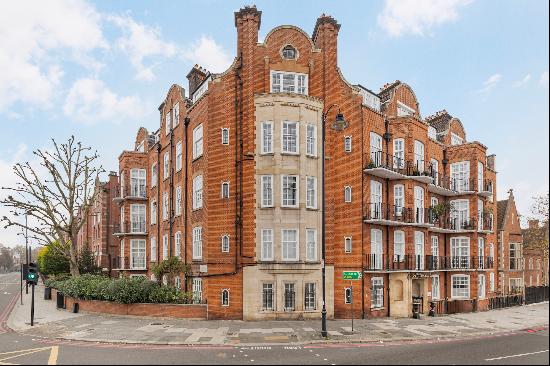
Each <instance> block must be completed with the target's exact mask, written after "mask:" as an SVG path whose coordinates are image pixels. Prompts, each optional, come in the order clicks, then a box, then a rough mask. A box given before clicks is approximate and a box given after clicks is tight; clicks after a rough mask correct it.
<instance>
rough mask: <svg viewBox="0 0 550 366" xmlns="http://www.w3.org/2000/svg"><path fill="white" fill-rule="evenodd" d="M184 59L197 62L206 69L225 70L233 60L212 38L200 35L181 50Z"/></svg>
mask: <svg viewBox="0 0 550 366" xmlns="http://www.w3.org/2000/svg"><path fill="white" fill-rule="evenodd" d="M182 56H183V58H184V59H186V60H188V61H191V62H192V63H193V64H199V65H200V66H202V67H204V68H205V69H207V70H208V71H211V72H222V71H225V70H226V69H227V68H228V67H229V66H230V65H231V63H232V62H233V59H232V58H231V56H229V54H228V53H227V52H226V51H225V50H224V49H223V47H222V46H220V45H219V44H217V43H216V41H214V40H213V39H212V38H210V37H207V36H201V38H200V39H199V40H197V41H195V42H193V43H192V44H190V45H189V46H188V47H186V49H185V50H184V51H183V52H182Z"/></svg>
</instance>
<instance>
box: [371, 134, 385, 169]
mask: <svg viewBox="0 0 550 366" xmlns="http://www.w3.org/2000/svg"><path fill="white" fill-rule="evenodd" d="M369 141H370V159H371V160H372V162H373V163H374V165H375V167H379V166H380V165H381V164H382V136H380V135H379V134H377V133H376V132H371V133H370V140H369Z"/></svg>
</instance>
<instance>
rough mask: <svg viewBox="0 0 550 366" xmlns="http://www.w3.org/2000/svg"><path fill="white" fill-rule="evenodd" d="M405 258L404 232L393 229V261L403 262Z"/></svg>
mask: <svg viewBox="0 0 550 366" xmlns="http://www.w3.org/2000/svg"><path fill="white" fill-rule="evenodd" d="M404 260H405V232H404V231H403V230H395V231H394V232H393V261H394V262H403V261H404Z"/></svg>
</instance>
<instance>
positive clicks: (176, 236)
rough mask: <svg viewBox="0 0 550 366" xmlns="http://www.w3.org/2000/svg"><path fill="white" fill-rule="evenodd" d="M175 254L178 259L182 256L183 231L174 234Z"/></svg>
mask: <svg viewBox="0 0 550 366" xmlns="http://www.w3.org/2000/svg"><path fill="white" fill-rule="evenodd" d="M174 254H175V256H176V257H178V258H179V257H180V256H181V231H176V233H175V234H174Z"/></svg>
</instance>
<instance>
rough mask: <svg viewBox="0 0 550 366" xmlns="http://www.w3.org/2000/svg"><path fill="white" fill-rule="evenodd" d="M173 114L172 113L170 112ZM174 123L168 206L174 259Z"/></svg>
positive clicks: (169, 250)
mask: <svg viewBox="0 0 550 366" xmlns="http://www.w3.org/2000/svg"><path fill="white" fill-rule="evenodd" d="M170 114H171V112H170ZM173 126H174V121H172V123H171V126H170V203H169V204H168V212H169V213H170V216H169V217H168V220H169V225H170V235H169V237H168V256H169V257H172V236H173V235H172V232H173V230H174V151H173V150H174V127H173Z"/></svg>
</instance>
